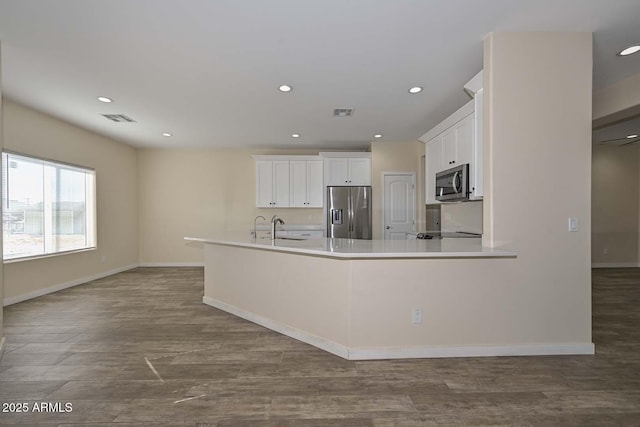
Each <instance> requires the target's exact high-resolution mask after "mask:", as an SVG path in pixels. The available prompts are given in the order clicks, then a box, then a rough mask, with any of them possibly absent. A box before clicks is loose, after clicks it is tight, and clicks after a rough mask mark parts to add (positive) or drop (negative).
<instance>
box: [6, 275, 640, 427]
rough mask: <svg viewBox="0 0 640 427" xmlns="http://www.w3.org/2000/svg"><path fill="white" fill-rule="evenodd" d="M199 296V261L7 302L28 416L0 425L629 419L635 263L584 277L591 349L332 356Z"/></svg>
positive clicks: (635, 376) (15, 396)
mask: <svg viewBox="0 0 640 427" xmlns="http://www.w3.org/2000/svg"><path fill="white" fill-rule="evenodd" d="M202 292H203V272H202V269H198V268H139V269H135V270H131V271H128V272H124V273H120V274H117V275H114V276H111V277H108V278H104V279H101V280H96V281H94V282H91V283H89V284H86V285H82V286H78V287H75V288H71V289H67V290H65V291H61V292H57V293H55V294H51V295H47V296H44V297H40V298H36V299H34V300H31V301H27V302H23V303H19V304H15V305H12V306H9V307H6V308H5V334H6V336H7V344H6V351H5V353H4V356H3V358H2V360H1V361H0V402H2V403H3V406H5V404H8V403H17V402H24V403H26V404H27V405H28V407H29V409H30V412H28V413H7V412H2V413H0V424H5V425H6V424H9V425H30V424H33V425H39V426H42V425H47V426H49V425H50V426H66V425H91V426H103V425H117V426H147V425H148V426H219V427H223V426H252V427H253V426H256V427H265V426H285V427H286V426H323V427H324V426H345V427H351V426H376V427H387V426H401V427H411V426H428V425H436V424H437V425H441V424H444V425H463V426H478V425H517V426H519V425H523V426H526V425H536V426H538V425H539V426H554V425H558V426H588V425H606V426H609V425H635V426H638V425H640V269H611V270H595V271H594V273H593V306H594V309H593V335H594V342H595V344H596V352H597V354H596V355H595V356H545V357H502V358H460V359H421V360H386V361H361V362H354V361H346V360H343V359H341V358H339V357H337V356H333V355H331V354H328V353H325V352H324V351H321V350H318V349H316V348H314V347H311V346H309V345H306V344H303V343H300V342H298V341H296V340H294V339H291V338H288V337H286V336H283V335H280V334H278V333H275V332H272V331H270V330H267V329H264V328H262V327H260V326H257V325H255V324H252V323H250V322H247V321H244V320H242V319H239V318H236V317H234V316H232V315H229V314H227V313H224V312H222V311H219V310H216V309H214V308H212V307H208V306H206V305H204V304H202ZM41 402H51V403H55V402H59V403H61V404H65V403H67V402H69V403H71V404H72V408H73V411H72V412H66V413H65V412H54V413H51V412H49V413H42V412H33V411H32V405H33V404H34V403H36V404H40V403H41ZM2 409H6V408H2ZM54 409H55V407H54Z"/></svg>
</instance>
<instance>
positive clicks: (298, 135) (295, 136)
mask: <svg viewBox="0 0 640 427" xmlns="http://www.w3.org/2000/svg"><path fill="white" fill-rule="evenodd" d="M291 137H292V138H300V134H299V133H294V134H293V135H291Z"/></svg>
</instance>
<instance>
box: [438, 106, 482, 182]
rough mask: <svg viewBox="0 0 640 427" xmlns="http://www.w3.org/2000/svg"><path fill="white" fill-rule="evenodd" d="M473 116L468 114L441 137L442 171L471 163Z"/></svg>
mask: <svg viewBox="0 0 640 427" xmlns="http://www.w3.org/2000/svg"><path fill="white" fill-rule="evenodd" d="M474 122H475V120H474V115H473V113H471V114H469V115H468V116H467V117H465V118H463V119H462V120H460V121H459V122H458V123H456V124H455V125H453V126H452V127H451V128H449V129H448V130H446V131H445V132H444V135H442V153H443V154H442V170H444V169H449V168H453V167H455V166H458V165H464V164H465V163H469V164H471V163H472V162H473V136H474Z"/></svg>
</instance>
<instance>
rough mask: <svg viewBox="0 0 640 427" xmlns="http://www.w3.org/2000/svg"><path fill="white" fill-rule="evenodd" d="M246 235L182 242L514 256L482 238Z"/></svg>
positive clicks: (325, 251)
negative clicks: (349, 237) (360, 237)
mask: <svg viewBox="0 0 640 427" xmlns="http://www.w3.org/2000/svg"><path fill="white" fill-rule="evenodd" d="M248 234H249V233H226V234H217V235H212V236H207V237H185V240H189V241H194V242H202V243H211V244H216V245H226V246H238V247H245V248H253V249H261V250H270V251H278V252H289V253H294V254H304V255H314V256H323V257H329V258H341V259H375V258H496V257H498V258H514V257H516V255H517V254H516V253H515V252H514V251H511V250H506V249H501V248H487V247H483V246H482V239H433V240H358V239H330V238H318V239H307V240H289V239H276V240H275V241H271V239H269V238H266V239H264V238H258V239H254V238H252V237H249V235H248Z"/></svg>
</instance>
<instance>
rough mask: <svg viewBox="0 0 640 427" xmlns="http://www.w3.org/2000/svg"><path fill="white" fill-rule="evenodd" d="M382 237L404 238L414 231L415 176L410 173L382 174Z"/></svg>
mask: <svg viewBox="0 0 640 427" xmlns="http://www.w3.org/2000/svg"><path fill="white" fill-rule="evenodd" d="M383 181H384V182H383V191H384V193H383V196H382V198H383V200H384V206H383V225H384V238H385V239H390V240H399V239H406V238H407V233H413V232H415V219H416V185H415V182H416V176H415V174H412V173H406V174H395V173H394V174H391V173H388V174H387V173H385V174H384V175H383Z"/></svg>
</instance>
